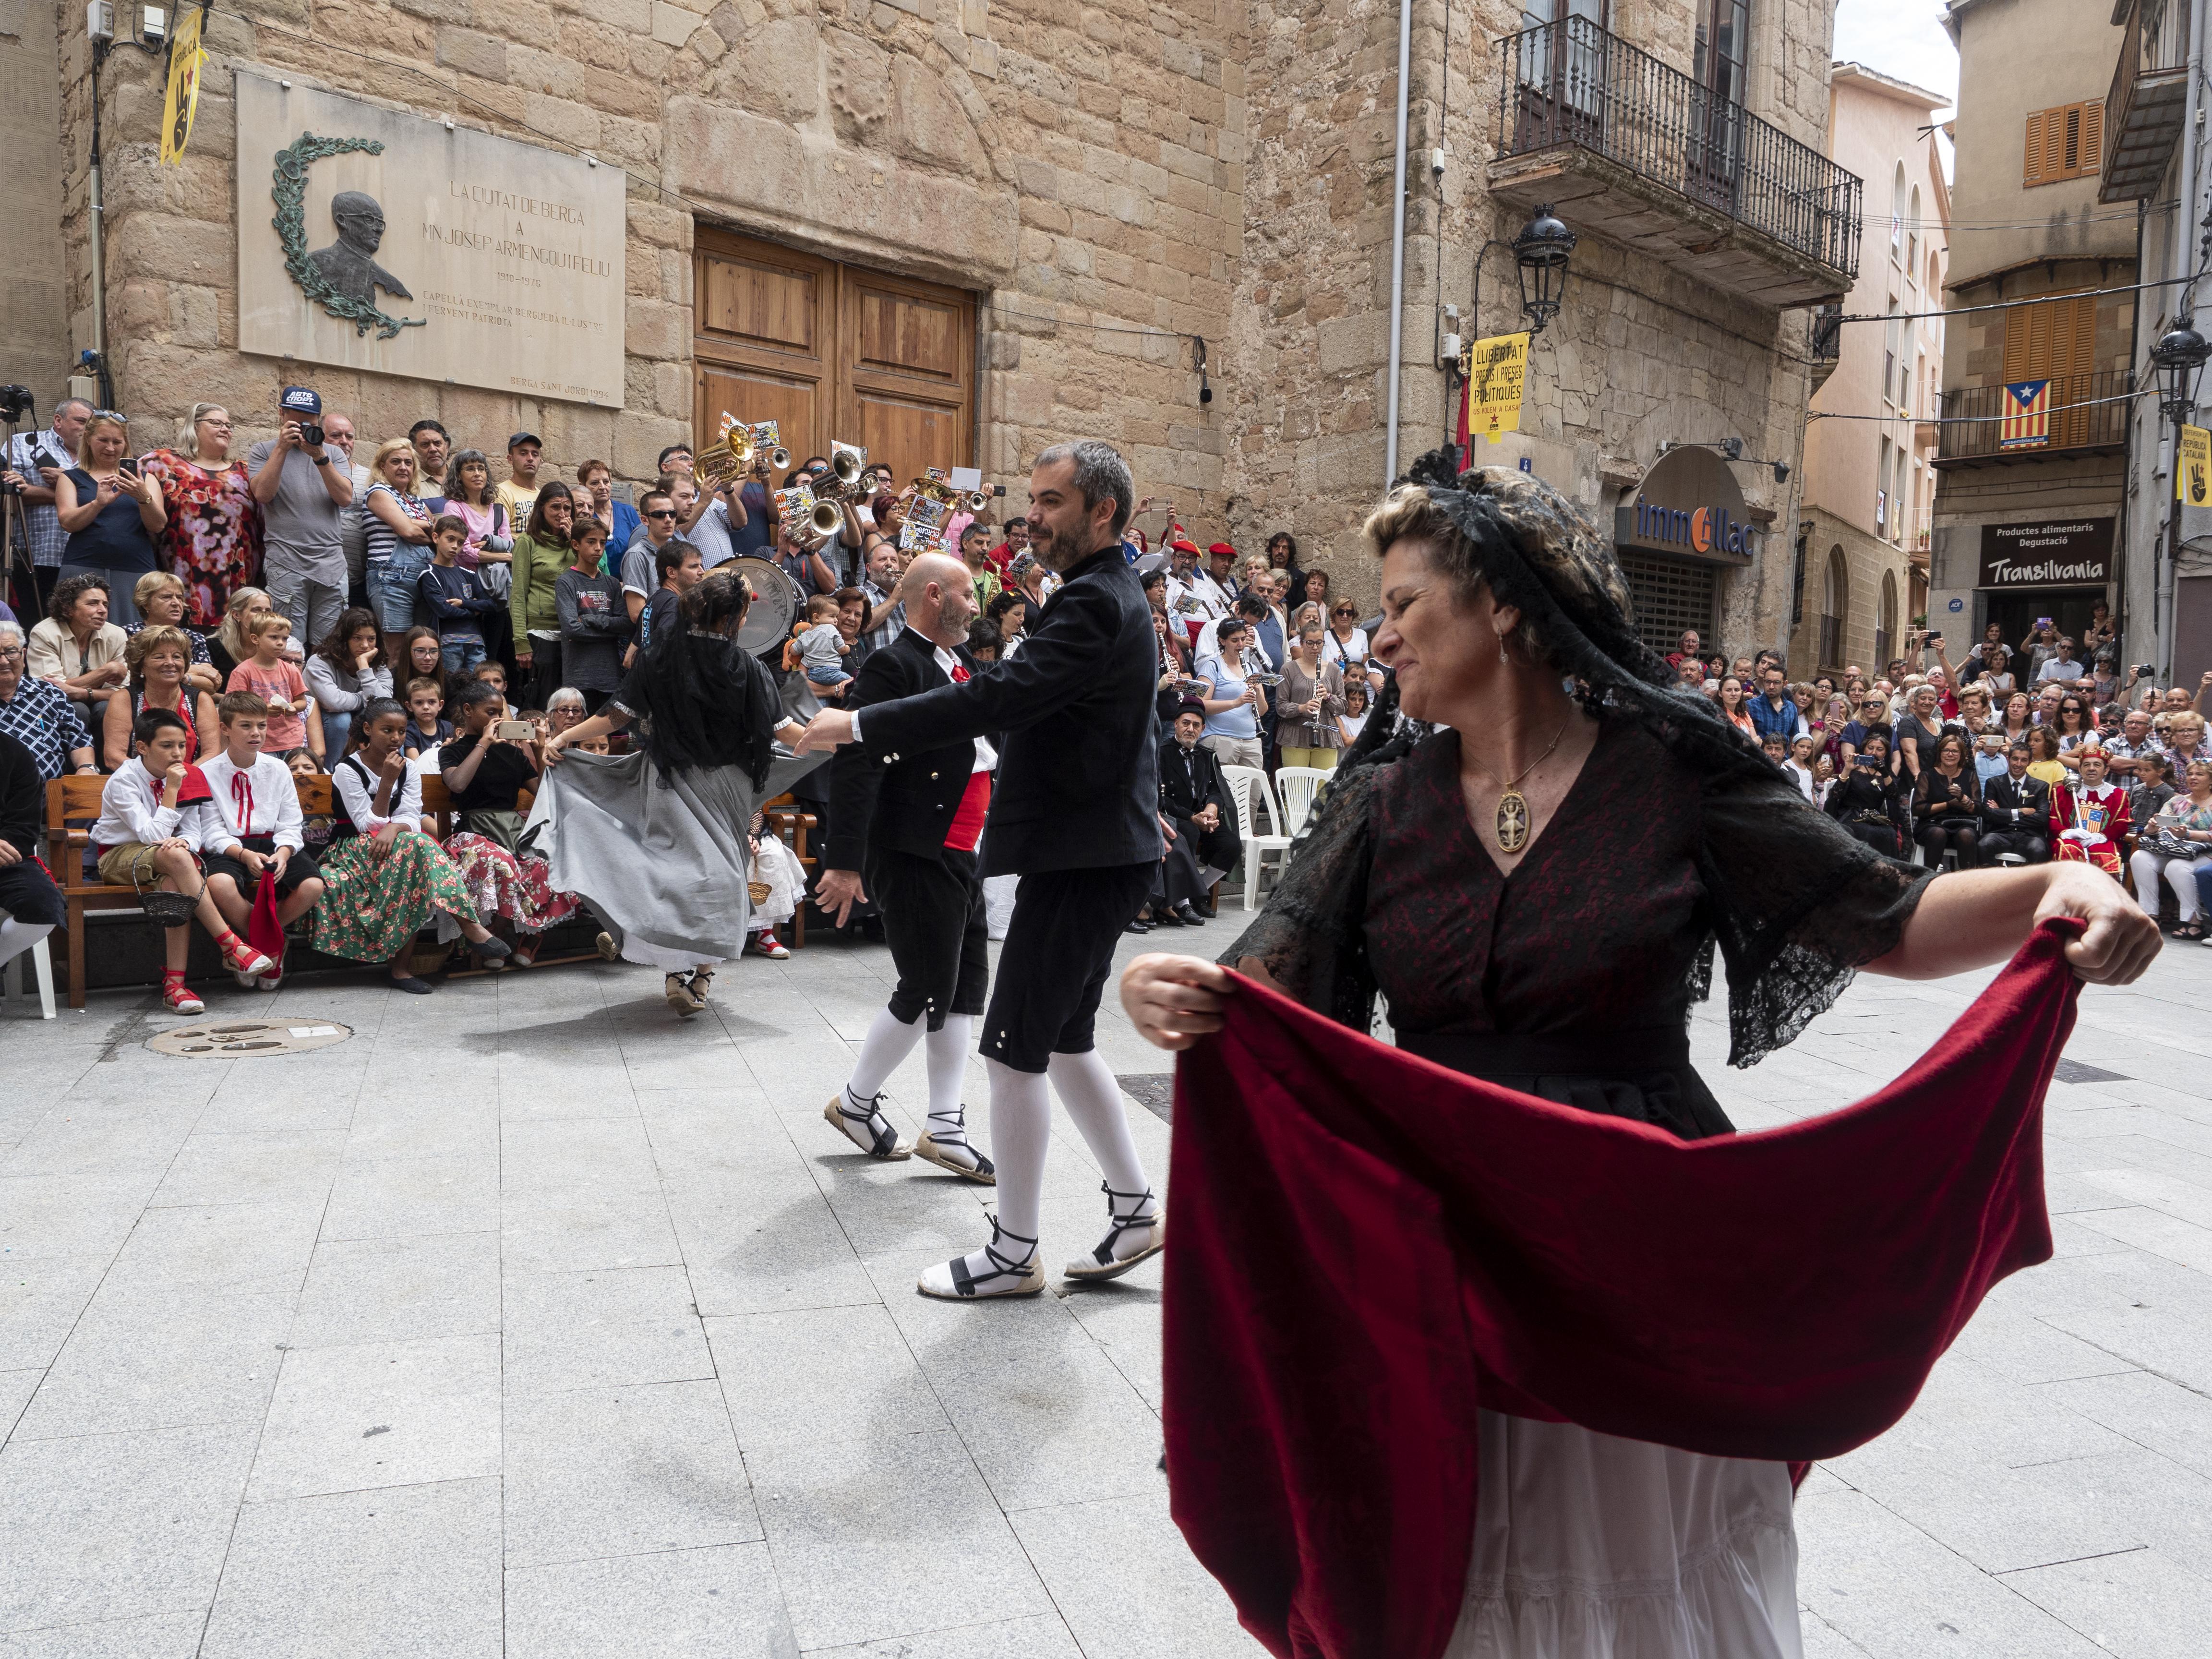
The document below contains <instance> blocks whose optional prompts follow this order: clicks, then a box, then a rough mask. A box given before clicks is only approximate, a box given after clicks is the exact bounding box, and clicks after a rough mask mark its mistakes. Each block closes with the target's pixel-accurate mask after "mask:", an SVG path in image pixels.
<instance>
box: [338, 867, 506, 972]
mask: <svg viewBox="0 0 2212 1659" xmlns="http://www.w3.org/2000/svg"><path fill="white" fill-rule="evenodd" d="M322 866H323V880H324V882H325V884H326V886H325V891H324V893H323V897H322V902H320V903H319V904H318V905H316V906H315V908H314V920H315V933H314V945H315V948H316V949H317V950H318V951H324V952H325V953H326V954H328V955H330V956H334V957H349V959H351V960H352V961H355V962H389V961H391V960H392V957H396V956H398V954H399V952H400V951H402V950H404V949H405V948H406V946H407V944H408V942H409V941H410V940H411V939H413V938H414V937H415V935H416V933H420V932H421V931H422V928H423V927H424V926H425V924H427V923H428V921H430V919H431V917H432V916H433V915H435V914H436V913H437V912H438V911H441V910H443V911H446V912H447V913H449V914H450V915H453V916H454V917H456V918H458V919H459V920H460V921H475V920H476V919H477V915H476V911H475V910H474V908H471V904H470V902H469V890H468V887H467V884H465V882H464V881H463V880H462V879H461V872H459V870H458V869H456V868H455V867H454V866H453V860H451V859H449V858H447V856H446V855H445V854H444V853H443V852H441V850H440V849H439V847H438V843H437V842H435V841H432V840H431V839H430V838H429V836H424V835H403V836H400V837H399V839H398V841H396V842H393V843H392V850H391V852H390V853H388V854H386V855H385V856H384V857H383V858H378V857H377V856H376V855H375V849H374V847H373V846H372V845H371V843H370V842H369V838H368V836H349V837H347V838H346V839H345V840H344V841H342V842H339V843H338V844H337V846H336V847H335V848H332V849H331V853H330V855H329V856H328V857H327V858H325V859H324V860H322Z"/></svg>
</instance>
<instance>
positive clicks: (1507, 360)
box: [1460, 333, 1528, 438]
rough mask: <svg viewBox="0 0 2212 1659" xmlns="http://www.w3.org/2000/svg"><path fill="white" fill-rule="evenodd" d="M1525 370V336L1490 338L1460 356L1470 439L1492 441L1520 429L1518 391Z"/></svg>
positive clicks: (1526, 372)
mask: <svg viewBox="0 0 2212 1659" xmlns="http://www.w3.org/2000/svg"><path fill="white" fill-rule="evenodd" d="M1460 373H1461V374H1462V375H1463V376H1465V377H1466V380H1467V431H1468V437H1469V438H1495V437H1496V436H1498V434H1499V433H1501V432H1517V431H1519V430H1520V429H1521V389H1522V384H1523V383H1524V382H1525V380H1527V378H1528V335H1527V334H1526V333H1521V334H1493V335H1492V336H1491V337H1489V338H1488V339H1486V340H1477V341H1475V342H1474V343H1473V344H1472V345H1469V346H1468V347H1467V348H1466V349H1465V350H1464V351H1462V353H1461V355H1460Z"/></svg>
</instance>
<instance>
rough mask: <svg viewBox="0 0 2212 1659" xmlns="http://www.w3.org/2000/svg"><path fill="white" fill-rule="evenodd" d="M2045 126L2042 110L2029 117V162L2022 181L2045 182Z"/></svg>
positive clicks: (2032, 183)
mask: <svg viewBox="0 0 2212 1659" xmlns="http://www.w3.org/2000/svg"><path fill="white" fill-rule="evenodd" d="M2043 128H2044V119H2043V112H2042V111H2041V110H2038V111H2036V112H2035V113H2034V114H2033V115H2031V116H2029V117H2028V118H2027V167H2026V168H2025V169H2024V176H2023V177H2022V179H2021V183H2022V184H2023V185H2039V184H2041V183H2042V182H2043Z"/></svg>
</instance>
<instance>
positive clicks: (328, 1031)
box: [146, 1019, 353, 1060]
mask: <svg viewBox="0 0 2212 1659" xmlns="http://www.w3.org/2000/svg"><path fill="white" fill-rule="evenodd" d="M352 1035H353V1028H352V1027H351V1026H349V1025H335V1024H314V1023H310V1022H301V1023H300V1024H294V1023H293V1022H291V1021H290V1020H283V1019H205V1020H201V1021H199V1022H198V1023H197V1024H191V1025H173V1026H171V1027H170V1028H169V1029H168V1030H166V1031H162V1032H160V1033H158V1034H157V1035H155V1036H150V1037H148V1038H147V1039H146V1046H147V1047H148V1048H151V1049H152V1050H153V1051H154V1052H155V1054H180V1055H182V1056H183V1057H184V1058H185V1059H187V1060H237V1059H240V1058H251V1057H252V1056H253V1055H256V1054H306V1053H307V1051H308V1050H310V1049H313V1048H329V1047H330V1046H331V1044H332V1043H337V1042H344V1041H345V1040H346V1039H347V1038H348V1037H349V1036H352Z"/></svg>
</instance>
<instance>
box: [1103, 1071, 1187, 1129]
mask: <svg viewBox="0 0 2212 1659" xmlns="http://www.w3.org/2000/svg"><path fill="white" fill-rule="evenodd" d="M1114 1081H1115V1082H1116V1083H1118V1084H1120V1085H1121V1091H1122V1092H1123V1093H1124V1094H1126V1095H1127V1096H1128V1097H1129V1098H1130V1099H1132V1100H1133V1101H1135V1102H1136V1103H1137V1104H1138V1105H1139V1106H1141V1107H1143V1108H1144V1109H1146V1111H1148V1112H1150V1113H1151V1114H1152V1115H1153V1116H1154V1117H1157V1118H1162V1119H1164V1120H1165V1121H1168V1122H1170V1123H1172V1122H1174V1121H1175V1073H1173V1072H1139V1073H1137V1074H1136V1075H1135V1076H1133V1077H1117V1078H1115V1079H1114Z"/></svg>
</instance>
